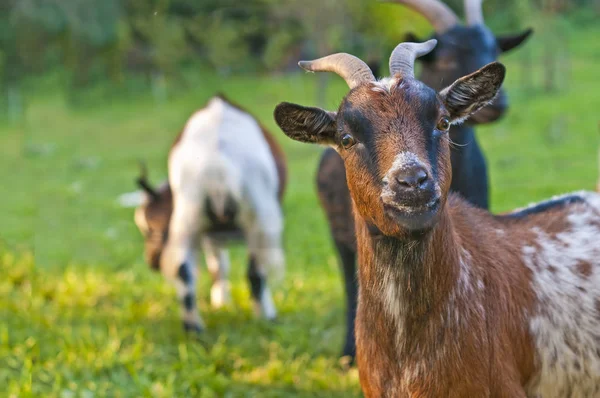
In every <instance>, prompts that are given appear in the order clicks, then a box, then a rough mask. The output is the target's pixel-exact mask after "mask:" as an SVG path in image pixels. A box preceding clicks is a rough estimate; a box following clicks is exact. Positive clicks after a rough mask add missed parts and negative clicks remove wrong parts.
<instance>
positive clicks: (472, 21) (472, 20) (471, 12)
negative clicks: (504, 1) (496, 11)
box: [465, 0, 483, 26]
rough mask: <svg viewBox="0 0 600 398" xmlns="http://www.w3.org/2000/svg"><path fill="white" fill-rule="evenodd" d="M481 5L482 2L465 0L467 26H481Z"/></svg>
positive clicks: (479, 0) (480, 0) (481, 0)
mask: <svg viewBox="0 0 600 398" xmlns="http://www.w3.org/2000/svg"><path fill="white" fill-rule="evenodd" d="M482 3H483V0H465V14H466V15H467V25H469V26H474V25H483V9H482V7H481V4H482Z"/></svg>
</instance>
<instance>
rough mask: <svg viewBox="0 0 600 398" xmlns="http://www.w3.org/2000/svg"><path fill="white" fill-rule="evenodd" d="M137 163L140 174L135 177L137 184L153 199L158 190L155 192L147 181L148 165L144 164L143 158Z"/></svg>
mask: <svg viewBox="0 0 600 398" xmlns="http://www.w3.org/2000/svg"><path fill="white" fill-rule="evenodd" d="M139 165H140V175H139V176H138V178H137V179H136V182H137V184H138V186H139V187H140V188H142V189H143V190H144V192H146V193H147V194H148V195H150V197H152V198H153V199H156V198H158V192H156V190H155V189H154V188H152V186H151V185H150V182H149V181H148V167H147V166H146V162H144V161H143V160H140V161H139Z"/></svg>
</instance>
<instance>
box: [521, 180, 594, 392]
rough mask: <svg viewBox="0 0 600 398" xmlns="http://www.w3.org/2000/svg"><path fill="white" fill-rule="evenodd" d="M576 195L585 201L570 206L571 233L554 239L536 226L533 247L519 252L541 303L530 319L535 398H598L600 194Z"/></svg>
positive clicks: (565, 233) (556, 236) (531, 387)
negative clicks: (581, 266)
mask: <svg viewBox="0 0 600 398" xmlns="http://www.w3.org/2000/svg"><path fill="white" fill-rule="evenodd" d="M576 195H579V196H580V197H581V198H582V199H584V200H585V202H584V203H580V204H572V205H570V209H571V212H570V214H569V215H568V217H567V220H568V221H569V223H570V228H569V229H567V230H565V231H563V232H560V233H558V234H556V235H555V236H550V235H549V234H548V233H546V232H545V231H542V230H541V229H539V228H533V229H532V232H533V233H534V234H535V236H536V240H535V245H534V246H532V245H524V246H523V247H522V249H521V251H522V256H523V259H524V261H525V264H526V265H527V266H528V267H529V269H530V270H531V271H532V273H533V286H532V287H533V289H534V291H535V292H536V294H537V300H538V305H537V308H536V313H535V314H532V317H531V319H530V320H529V328H530V331H531V334H532V336H533V338H534V341H535V345H536V349H537V358H536V359H537V361H538V365H539V366H540V367H541V370H540V374H539V375H537V376H536V377H535V378H534V379H533V381H532V382H531V383H530V385H529V386H528V394H529V395H530V396H532V397H535V396H539V397H544V398H554V397H556V398H559V397H566V396H571V397H582V398H583V397H595V396H600V395H599V394H600V387H599V386H600V357H599V354H600V314H599V313H598V308H596V305H597V304H595V303H596V300H600V227H598V219H599V217H600V195H598V194H593V193H586V192H580V193H577V194H576ZM592 219H593V220H594V221H595V223H596V224H595V225H592V223H590V221H591V220H592ZM578 261H585V262H587V263H589V264H590V265H591V275H590V276H589V277H585V276H584V275H582V274H580V273H579V272H578V270H577V263H578ZM582 289H583V290H582ZM569 392H570V395H568V394H569Z"/></svg>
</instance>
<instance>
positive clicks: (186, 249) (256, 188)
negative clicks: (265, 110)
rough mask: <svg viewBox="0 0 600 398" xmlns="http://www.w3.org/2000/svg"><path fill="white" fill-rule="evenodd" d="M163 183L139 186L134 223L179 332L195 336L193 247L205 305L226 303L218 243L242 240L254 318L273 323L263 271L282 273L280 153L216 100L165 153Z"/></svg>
mask: <svg viewBox="0 0 600 398" xmlns="http://www.w3.org/2000/svg"><path fill="white" fill-rule="evenodd" d="M168 165H169V184H166V185H164V186H163V187H161V188H160V189H158V190H154V189H153V188H152V187H151V186H150V185H149V183H148V182H147V181H145V179H140V180H139V181H141V182H140V185H141V186H142V187H143V188H144V189H145V190H146V192H147V194H148V195H147V200H146V202H145V203H144V204H143V205H142V206H141V207H139V208H138V209H137V210H136V223H137V225H138V227H139V228H140V229H141V230H142V232H143V233H144V234H145V235H146V257H147V259H148V261H149V262H150V263H151V264H152V265H153V267H154V268H157V269H160V270H161V272H162V273H163V275H165V276H166V277H167V278H168V279H170V280H172V281H173V282H174V284H175V286H176V288H177V293H178V297H179V299H180V301H181V305H182V314H183V321H184V326H185V328H186V330H197V331H200V330H202V328H203V322H202V320H201V318H200V316H199V314H197V311H196V299H195V287H196V264H195V263H196V255H195V251H196V247H197V246H198V244H199V243H200V244H201V245H202V250H203V251H204V254H205V256H206V263H207V266H208V268H209V271H210V272H211V274H212V277H213V286H212V289H211V302H212V304H213V305H214V306H216V307H219V306H221V305H223V304H226V303H227V302H228V301H229V300H230V297H229V296H230V294H229V287H228V279H227V278H228V274H229V256H228V253H227V250H226V249H225V244H226V243H227V242H229V241H230V240H232V239H239V238H241V237H243V238H244V240H245V242H246V244H247V246H248V252H249V264H248V280H249V282H250V287H251V293H252V298H253V299H254V301H255V304H256V310H257V312H259V313H261V314H262V315H263V316H265V317H266V318H269V319H272V318H274V317H275V316H276V311H275V307H274V305H273V302H272V299H271V295H270V292H269V289H268V287H267V286H266V276H267V271H274V272H275V273H278V274H280V273H281V272H282V267H283V262H284V256H283V250H282V247H281V244H282V242H281V234H282V230H283V218H282V212H281V205H280V200H281V198H282V196H283V192H284V188H285V182H286V166H285V158H284V156H283V152H282V151H281V149H280V148H279V146H278V145H277V144H276V142H275V140H274V139H273V137H272V136H271V135H270V134H269V133H268V132H267V131H266V129H264V127H263V126H261V125H260V124H259V123H258V122H257V121H256V119H254V118H253V117H252V116H251V115H250V114H249V113H247V112H245V111H244V110H242V109H241V108H239V107H238V106H236V105H234V104H232V103H231V102H229V101H228V100H227V99H225V98H224V97H223V96H215V97H213V98H212V99H211V100H210V101H209V102H208V104H207V105H206V106H205V107H204V108H202V109H200V110H199V111H197V112H196V113H194V114H193V115H192V116H191V117H190V119H189V120H188V121H187V123H186V125H185V127H184V129H183V131H182V132H181V134H180V135H179V136H178V137H177V138H176V140H175V143H174V144H173V146H172V148H171V151H170V153H169V164H168Z"/></svg>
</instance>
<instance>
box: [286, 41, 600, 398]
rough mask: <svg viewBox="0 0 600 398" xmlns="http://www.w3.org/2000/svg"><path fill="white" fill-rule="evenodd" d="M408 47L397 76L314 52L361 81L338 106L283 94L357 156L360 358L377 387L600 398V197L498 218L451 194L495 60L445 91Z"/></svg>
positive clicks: (497, 67)
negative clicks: (469, 124) (427, 78)
mask: <svg viewBox="0 0 600 398" xmlns="http://www.w3.org/2000/svg"><path fill="white" fill-rule="evenodd" d="M434 46H435V40H431V41H428V42H426V43H421V44H415V43H402V44H400V45H398V47H396V49H395V50H394V52H393V53H392V55H391V58H390V72H391V73H390V74H391V76H390V77H389V78H385V79H383V80H380V81H376V80H375V79H374V77H373V74H372V73H371V71H370V70H369V68H368V67H367V66H366V64H365V63H364V62H362V61H361V60H359V59H358V58H356V57H354V56H351V55H348V54H334V55H331V56H328V57H325V58H321V59H319V60H316V61H309V62H301V63H300V66H301V67H303V68H304V69H306V70H309V71H333V72H336V73H338V74H339V75H341V76H342V77H343V78H344V79H345V80H346V82H347V83H348V84H349V86H350V92H349V93H348V94H347V95H346V97H345V98H344V99H343V101H342V103H341V105H340V107H339V109H338V111H337V112H328V111H325V110H322V109H319V108H309V107H302V106H300V105H295V104H290V103H282V104H280V105H278V106H277V108H276V110H275V119H276V121H277V123H278V124H279V126H280V127H281V129H282V130H283V131H284V132H285V134H286V135H288V136H289V137H290V138H293V139H295V140H298V141H302V142H310V143H319V144H326V145H330V146H332V147H333V148H335V149H336V150H337V151H338V152H339V153H340V155H341V157H342V158H343V160H344V165H345V168H346V173H347V181H348V186H349V189H350V194H351V197H352V201H353V206H354V214H355V222H356V230H357V242H358V254H359V285H360V294H359V304H358V313H357V320H356V342H357V362H358V367H359V373H360V380H361V385H362V388H363V391H364V392H365V395H366V396H367V397H405V396H411V397H490V396H493V397H511V398H514V397H526V396H528V397H544V398H549V397H597V396H600V240H599V236H600V195H598V194H596V193H591V192H580V193H575V194H571V195H566V196H562V197H557V198H554V199H551V200H549V201H546V202H542V203H539V204H537V205H534V206H531V207H528V208H525V209H522V210H517V211H515V212H513V213H510V214H507V215H502V216H494V215H492V214H490V213H489V212H487V211H485V210H481V209H478V208H475V207H473V206H472V205H470V204H468V203H467V202H466V201H465V200H464V199H462V198H461V197H459V196H457V195H455V194H452V193H449V189H450V182H451V179H452V168H451V165H450V146H449V139H448V129H449V128H450V126H451V125H453V124H455V123H459V122H461V121H463V120H465V118H467V117H468V116H469V115H470V114H472V113H473V112H475V111H477V110H478V109H480V108H481V107H482V106H484V105H486V104H487V103H489V102H490V101H491V100H493V98H494V97H495V95H496V94H497V92H498V90H499V89H500V85H501V83H502V81H503V79H504V74H505V69H504V67H503V66H502V65H501V64H499V63H491V64H489V65H486V66H484V67H483V68H481V69H479V70H478V71H476V72H474V73H472V74H470V75H468V76H465V77H462V78H460V79H458V80H457V81H455V82H454V83H452V84H451V85H450V86H449V87H447V88H446V89H444V90H442V91H440V92H439V93H438V92H436V91H434V90H433V89H431V88H429V87H428V86H426V85H425V84H424V83H422V82H420V81H418V80H416V79H415V78H414V74H413V64H414V60H415V58H416V57H418V56H421V55H424V54H427V53H428V52H430V51H431V50H432V49H433V47H434Z"/></svg>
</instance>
